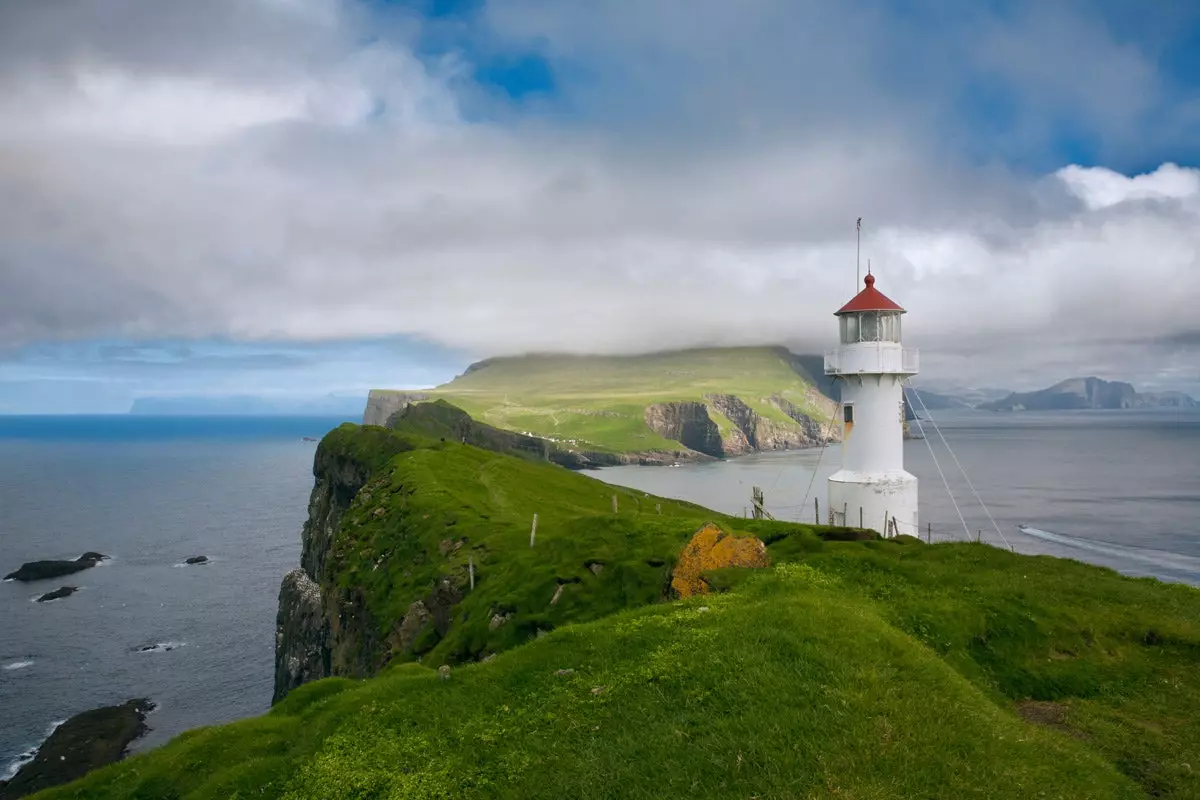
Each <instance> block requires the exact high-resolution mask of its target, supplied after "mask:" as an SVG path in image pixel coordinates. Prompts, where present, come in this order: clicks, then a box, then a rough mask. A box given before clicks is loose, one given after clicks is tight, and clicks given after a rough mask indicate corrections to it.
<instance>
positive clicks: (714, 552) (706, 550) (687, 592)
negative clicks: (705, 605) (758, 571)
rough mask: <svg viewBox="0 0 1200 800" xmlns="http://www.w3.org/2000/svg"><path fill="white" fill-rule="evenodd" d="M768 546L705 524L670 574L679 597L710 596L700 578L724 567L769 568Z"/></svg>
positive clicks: (706, 586)
mask: <svg viewBox="0 0 1200 800" xmlns="http://www.w3.org/2000/svg"><path fill="white" fill-rule="evenodd" d="M769 566H771V557H770V556H769V555H767V546H766V545H765V544H763V543H762V540H760V539H757V538H755V537H753V536H734V535H733V534H730V533H727V532H726V531H723V530H721V529H720V528H718V527H717V526H716V525H714V524H713V523H711V522H708V523H705V524H704V525H703V526H702V527H701V528H700V530H698V531H696V534H695V535H694V536H693V537H692V540H691V541H690V542H688V543H687V546H686V547H684V548H683V552H682V553H680V554H679V563H678V564H676V565H675V572H674V573H673V574H672V575H671V588H672V589H673V590H675V594H676V595H678V596H679V597H691V596H692V595H696V594H708V593H709V592H710V591H712V588H711V587H710V586H709V585H708V582H707V581H705V580H704V578H703V577H701V575H702V574H703V573H704V572H706V571H708V570H710V569H721V568H722V567H769Z"/></svg>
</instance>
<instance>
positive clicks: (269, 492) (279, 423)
mask: <svg viewBox="0 0 1200 800" xmlns="http://www.w3.org/2000/svg"><path fill="white" fill-rule="evenodd" d="M934 416H935V418H936V420H937V421H938V423H939V425H938V429H939V430H940V431H941V432H942V434H944V436H945V439H946V442H948V444H949V450H947V449H946V446H945V444H944V443H943V442H942V441H941V437H940V436H939V435H938V434H937V433H935V432H934V430H933V429H932V428H931V427H928V426H927V428H926V433H927V439H925V440H912V441H909V442H906V444H905V458H906V464H907V466H908V468H909V469H910V471H912V472H913V473H914V474H915V475H917V477H918V478H919V479H920V482H921V483H920V486H921V509H920V513H921V521H922V522H921V524H922V527H925V526H926V524H928V525H929V526H930V529H929V530H930V532H931V534H932V537H933V539H934V540H938V541H940V540H947V539H964V538H967V537H968V536H970V537H971V538H974V537H975V536H979V537H980V538H982V539H983V540H984V541H986V542H988V543H991V544H994V545H996V546H1005V547H1012V548H1013V549H1015V550H1017V551H1018V552H1026V553H1042V554H1049V555H1057V556H1063V557H1068V558H1076V559H1079V560H1082V561H1089V562H1092V563H1097V564H1102V565H1105V566H1110V567H1113V568H1114V569H1119V570H1121V571H1124V572H1127V573H1129V574H1132V575H1153V576H1156V577H1160V578H1162V579H1165V580H1173V581H1184V582H1189V583H1193V584H1200V413H1197V412H1194V411H1193V412H1189V411H1125V412H1079V413H1075V412H1060V413H1054V414H1033V413H1023V414H989V413H984V412H958V413H953V414H951V413H948V412H941V413H935V415H934ZM343 421H345V420H343V419H340V418H259V419H238V418H229V417H221V418H184V419H181V418H169V417H90V418H89V417H68V418H63V417H43V418H29V417H25V418H19V417H2V416H0V574H6V573H8V572H10V571H12V570H15V569H16V568H17V567H19V566H20V565H21V563H23V562H25V561H32V560H36V559H42V558H75V557H77V556H78V555H80V554H81V553H83V552H85V551H88V550H97V551H100V552H102V553H105V554H107V555H109V556H112V559H111V560H110V561H107V562H104V563H103V565H101V566H98V567H95V568H93V569H90V570H86V571H84V572H80V573H77V574H75V575H72V576H68V577H66V578H62V579H56V580H53V581H45V582H39V583H36V584H23V583H18V582H11V581H10V582H5V583H0V721H2V723H3V724H0V777H2V776H3V774H4V772H5V770H6V767H7V768H8V771H9V772H11V771H12V770H13V769H15V767H16V766H17V765H18V764H19V763H20V760H21V758H22V756H23V754H28V753H29V751H30V749H31V748H33V747H36V746H37V745H38V744H39V743H40V742H41V741H42V740H44V738H45V736H46V735H47V733H48V731H49V730H50V729H51V727H52V726H53V725H54V724H55V723H57V722H61V721H62V720H65V719H66V718H68V717H70V716H71V715H73V714H76V713H79V712H81V711H85V710H88V709H90V708H95V707H97V706H101V705H107V704H111V703H119V702H123V701H125V700H127V699H130V698H134V697H149V698H150V699H151V700H153V701H154V702H155V703H157V704H158V708H157V710H155V711H154V712H153V713H152V714H151V715H150V717H149V719H148V724H149V725H150V726H151V732H150V733H149V734H148V735H147V736H146V737H145V738H144V739H142V740H141V741H139V742H138V743H137V744H136V746H135V749H138V750H143V749H146V748H150V747H154V746H157V745H159V744H162V743H163V742H165V741H167V740H168V739H169V738H171V737H173V736H175V735H176V734H178V733H180V732H182V731H184V730H187V729H190V728H194V727H198V726H201V725H211V724H216V723H221V722H227V721H230V720H234V719H238V718H241V717H246V716H252V715H255V714H260V713H263V712H265V711H266V710H267V709H268V708H269V706H270V699H271V690H272V682H273V669H274V630H275V612H276V601H277V592H278V589H279V582H280V580H281V578H282V577H283V575H284V574H285V573H286V572H288V571H289V570H290V569H293V568H294V567H295V566H296V565H297V564H298V562H299V557H300V529H301V526H302V525H303V522H304V519H305V516H306V514H307V502H308V495H309V492H310V491H311V489H312V481H313V479H312V457H313V451H314V449H315V447H316V445H315V443H314V442H311V441H304V437H310V438H314V439H316V438H320V437H321V436H322V435H323V434H324V433H325V432H326V431H328V430H329V429H331V428H333V427H334V426H336V425H337V424H339V423H340V422H343ZM931 447H932V453H931V451H930V448H931ZM838 457H839V454H838V448H837V447H836V446H831V447H828V448H824V449H818V450H807V451H794V452H790V453H770V454H762V455H755V456H749V457H745V458H741V459H736V460H733V461H728V462H723V463H713V464H690V465H682V466H679V467H615V468H608V469H604V470H599V471H596V472H594V473H591V474H593V475H594V476H595V477H598V478H600V479H602V480H606V481H609V482H611V483H615V484H620V485H625V486H631V487H635V488H640V489H642V490H644V491H648V492H653V493H656V494H661V495H666V496H671V497H678V498H681V499H685V500H692V501H695V502H698V503H702V504H704V505H707V506H709V507H711V508H715V509H718V510H721V511H724V512H727V513H732V514H741V513H743V511H744V510H745V509H747V508H748V507H749V504H750V493H751V488H752V487H753V486H760V487H762V489H763V491H764V494H765V498H766V508H767V510H768V511H769V512H771V513H772V514H773V515H775V516H776V517H778V518H780V519H791V520H805V521H807V520H811V519H813V514H814V509H813V507H812V506H813V497H814V496H815V497H817V498H819V499H820V501H821V505H822V509H821V513H822V515H825V514H826V513H827V509H825V508H824V507H823V506H824V498H825V485H824V481H825V478H827V477H828V476H829V475H830V474H832V473H833V472H834V471H835V470H836V469H837V466H838ZM935 457H936V459H937V462H938V464H940V465H941V468H942V470H943V471H944V472H945V473H946V478H947V481H948V483H949V485H950V489H951V490H952V496H953V497H954V499H955V500H956V501H957V503H958V504H959V507H960V509H961V512H962V517H963V519H962V520H960V518H959V513H958V511H956V510H955V505H954V502H953V501H952V500H951V494H948V493H947V491H946V488H945V486H944V485H943V483H942V478H941V476H940V474H939V471H938V468H937V466H936V465H935V463H934V458H935ZM956 459H957V463H958V464H961V465H962V467H963V468H964V469H965V472H966V474H967V476H968V477H969V479H970V482H971V485H973V486H974V489H975V490H977V492H978V494H979V496H980V498H982V501H983V504H982V505H981V504H980V503H979V502H978V501H977V500H976V498H975V496H974V492H973V491H972V489H971V485H968V483H967V481H966V479H964V478H963V477H962V474H961V473H960V472H959V471H958V467H957V465H956ZM985 506H986V509H987V511H986V512H985V511H984V507H985ZM989 513H990V515H991V519H989V517H988V514H989ZM992 519H994V520H995V523H996V524H995V526H993V525H992ZM964 520H965V524H964ZM1018 525H1026V526H1028V527H1027V528H1026V531H1028V532H1022V530H1020V529H1018V527H1017V526H1018ZM197 555H206V556H208V557H209V558H210V559H211V560H212V563H210V564H206V565H202V566H183V562H184V560H185V559H186V558H188V557H190V556H197ZM64 584H65V585H72V586H78V587H80V591H79V592H78V593H76V594H75V595H73V596H71V597H67V598H65V599H63V600H58V601H54V602H50V603H41V604H39V603H35V602H33V599H34V598H35V597H37V596H38V595H40V594H42V593H44V592H47V591H50V590H51V589H56V588H58V587H59V586H61V585H64ZM154 645H157V647H154V648H153V649H152V650H151V651H149V652H140V649H141V648H143V647H147V646H154Z"/></svg>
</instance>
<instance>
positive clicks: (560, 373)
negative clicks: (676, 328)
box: [433, 347, 832, 452]
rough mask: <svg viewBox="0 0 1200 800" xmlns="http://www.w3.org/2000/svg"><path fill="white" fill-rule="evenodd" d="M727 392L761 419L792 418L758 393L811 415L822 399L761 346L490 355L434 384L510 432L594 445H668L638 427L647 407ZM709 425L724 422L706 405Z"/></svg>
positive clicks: (828, 409) (823, 409) (824, 405)
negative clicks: (610, 353) (614, 353)
mask: <svg viewBox="0 0 1200 800" xmlns="http://www.w3.org/2000/svg"><path fill="white" fill-rule="evenodd" d="M709 393H719V394H732V395H736V396H737V397H739V398H741V399H742V400H743V401H744V402H745V403H746V404H747V405H749V406H750V407H751V408H752V409H754V410H755V411H756V412H758V413H759V414H760V415H762V416H763V417H766V418H767V419H771V420H775V421H777V422H781V423H783V424H785V425H790V424H792V422H791V420H790V419H789V418H788V417H787V416H786V415H785V414H783V413H782V412H781V411H779V410H778V409H777V408H775V407H774V406H772V405H770V404H769V403H767V402H765V400H766V398H769V397H771V396H773V395H780V396H783V397H785V398H787V399H788V400H790V401H791V402H793V403H795V404H796V405H797V406H799V407H800V408H801V410H803V411H805V412H806V413H809V414H811V415H812V416H813V417H814V418H815V419H820V420H827V419H828V418H829V415H830V413H832V406H831V405H830V404H829V401H828V400H827V399H825V398H823V397H821V396H820V394H819V393H818V392H817V391H816V390H815V389H814V388H813V387H812V385H811V384H810V383H809V382H808V381H807V380H806V379H805V378H803V377H801V376H800V375H799V374H798V373H797V372H796V370H795V369H793V368H792V367H791V366H790V365H789V363H788V361H787V360H786V359H785V358H784V357H783V354H782V353H781V351H779V350H777V349H775V348H769V347H745V348H721V349H709V350H687V351H680V352H672V353H656V354H653V355H646V356H622V357H618V356H524V357H520V358H506V359H496V360H494V361H492V362H489V363H487V364H486V366H484V367H483V368H481V369H478V370H475V371H473V372H469V373H467V374H466V375H462V376H460V377H458V378H456V379H455V380H453V381H451V382H450V383H448V384H445V385H444V386H440V387H438V388H437V389H435V390H434V391H433V394H434V395H435V396H438V397H444V398H446V399H447V400H449V401H450V402H452V403H454V404H455V405H457V406H459V407H461V408H463V409H465V410H466V411H467V412H468V413H470V414H471V416H473V417H474V418H476V419H478V420H481V421H483V422H487V423H489V424H491V425H495V426H496V427H498V428H506V429H509V430H516V431H528V432H530V433H535V434H538V435H540V436H546V437H553V438H558V439H576V440H579V441H580V442H581V443H586V444H587V445H589V446H591V447H593V448H595V449H604V450H613V451H619V452H620V451H632V452H642V451H648V450H675V449H678V448H679V444H678V443H677V442H672V441H669V440H667V439H664V438H662V437H661V436H658V435H657V434H655V433H654V432H653V431H651V430H650V429H649V428H647V427H646V424H645V420H644V412H645V409H646V406H647V405H650V404H652V403H658V402H665V401H677V400H695V401H703V399H704V395H705V394H709ZM711 413H712V416H713V419H714V421H715V422H716V423H717V425H718V427H720V428H722V429H723V430H724V429H728V428H730V427H732V426H731V424H730V423H729V421H728V420H726V419H725V418H724V417H723V416H721V415H720V414H718V413H717V412H716V411H715V410H714V411H712V412H711Z"/></svg>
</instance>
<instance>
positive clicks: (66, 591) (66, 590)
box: [37, 586, 79, 603]
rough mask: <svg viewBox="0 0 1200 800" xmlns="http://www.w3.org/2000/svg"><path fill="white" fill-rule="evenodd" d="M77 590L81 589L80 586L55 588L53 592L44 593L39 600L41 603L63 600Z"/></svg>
mask: <svg viewBox="0 0 1200 800" xmlns="http://www.w3.org/2000/svg"><path fill="white" fill-rule="evenodd" d="M77 591H79V588H78V587H76V586H63V587H60V588H58V589H55V590H54V591H53V592H46V593H45V594H44V595H42V596H41V597H39V598H38V599H37V601H38V602H39V603H48V602H50V601H51V600H61V599H63V598H64V597H70V596H71V595H73V594H75V592H77Z"/></svg>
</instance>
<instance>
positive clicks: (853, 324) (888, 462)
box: [825, 271, 919, 536]
mask: <svg viewBox="0 0 1200 800" xmlns="http://www.w3.org/2000/svg"><path fill="white" fill-rule="evenodd" d="M864 283H865V286H864V287H863V290H862V291H861V292H859V293H858V294H856V295H855V296H854V297H853V298H852V299H851V300H850V302H848V303H846V305H844V306H842V307H841V308H840V309H839V310H838V311H837V312H836V313H835V316H837V318H838V321H839V325H840V330H841V343H840V345H839V346H838V347H837V348H836V349H834V350H829V351H827V352H826V353H825V374H826V375H829V376H832V377H834V378H835V379H836V380H837V381H838V383H839V384H840V386H841V390H842V402H841V409H840V411H839V414H840V416H841V420H842V468H841V469H840V470H838V471H837V472H835V473H834V474H833V475H832V476H831V477H830V478H829V516H830V522H831V524H834V525H849V526H854V527H857V526H859V525H861V526H862V527H864V528H870V529H871V530H874V531H877V532H879V533H880V534H882V535H884V536H896V535H897V534H901V533H907V534H910V535H917V532H918V531H919V527H918V524H917V479H916V476H914V475H911V474H909V473H908V472H905V470H904V409H905V405H904V388H903V385H902V382H903V381H904V379H905V378H907V377H909V376H910V375H915V374H917V358H918V357H917V351H916V350H912V349H908V348H905V347H904V346H903V344H902V343H901V338H900V318H901V316H902V315H903V314H904V313H905V312H904V309H903V308H901V307H900V306H899V305H898V304H897V303H895V302H893V301H892V300H890V299H889V298H888V297H887V296H886V295H884V294H883V293H882V292H881V291H879V290H878V289H876V288H875V276H874V275H872V274H871V273H870V272H869V271H868V272H867V276H866V279H865V281H864Z"/></svg>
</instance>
